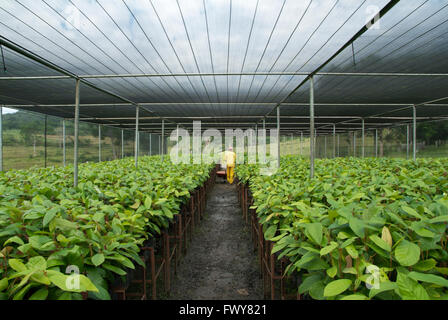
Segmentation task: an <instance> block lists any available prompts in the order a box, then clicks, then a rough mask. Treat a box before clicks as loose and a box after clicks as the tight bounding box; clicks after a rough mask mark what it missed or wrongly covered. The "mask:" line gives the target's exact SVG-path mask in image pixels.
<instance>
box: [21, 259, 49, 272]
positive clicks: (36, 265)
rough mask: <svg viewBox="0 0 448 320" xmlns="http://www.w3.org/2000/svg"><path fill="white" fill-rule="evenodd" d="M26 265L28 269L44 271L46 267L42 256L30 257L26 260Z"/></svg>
mask: <svg viewBox="0 0 448 320" xmlns="http://www.w3.org/2000/svg"><path fill="white" fill-rule="evenodd" d="M26 266H27V268H28V269H29V270H40V271H44V270H46V269H47V261H46V260H45V258H44V257H42V256H37V257H32V258H30V259H29V260H28V262H27V264H26Z"/></svg>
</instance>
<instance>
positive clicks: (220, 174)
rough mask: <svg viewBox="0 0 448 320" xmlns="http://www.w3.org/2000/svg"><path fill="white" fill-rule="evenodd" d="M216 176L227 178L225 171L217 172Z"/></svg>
mask: <svg viewBox="0 0 448 320" xmlns="http://www.w3.org/2000/svg"><path fill="white" fill-rule="evenodd" d="M216 175H218V176H224V177H225V176H226V172H225V171H224V170H221V171H216Z"/></svg>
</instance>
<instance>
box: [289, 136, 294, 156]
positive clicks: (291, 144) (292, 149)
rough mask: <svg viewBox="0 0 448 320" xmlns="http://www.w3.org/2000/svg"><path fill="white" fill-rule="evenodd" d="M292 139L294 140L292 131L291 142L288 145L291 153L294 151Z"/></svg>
mask: <svg viewBox="0 0 448 320" xmlns="http://www.w3.org/2000/svg"><path fill="white" fill-rule="evenodd" d="M293 141H294V134H293V133H291V143H290V146H291V148H290V149H291V154H293V153H294V144H293Z"/></svg>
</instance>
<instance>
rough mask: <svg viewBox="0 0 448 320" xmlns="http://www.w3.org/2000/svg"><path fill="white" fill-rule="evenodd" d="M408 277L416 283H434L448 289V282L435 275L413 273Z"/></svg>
mask: <svg viewBox="0 0 448 320" xmlns="http://www.w3.org/2000/svg"><path fill="white" fill-rule="evenodd" d="M408 277H409V278H411V279H414V280H416V281H421V282H428V283H433V284H436V285H438V286H441V287H448V280H446V279H445V278H443V277H441V276H436V275H434V274H429V273H420V272H415V271H412V272H410V273H409V274H408Z"/></svg>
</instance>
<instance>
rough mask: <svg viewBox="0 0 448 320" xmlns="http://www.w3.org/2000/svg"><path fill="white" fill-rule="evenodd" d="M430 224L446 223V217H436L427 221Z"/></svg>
mask: <svg viewBox="0 0 448 320" xmlns="http://www.w3.org/2000/svg"><path fill="white" fill-rule="evenodd" d="M429 222H430V223H440V222H448V215H444V216H438V217H435V218H432V219H430V220H429Z"/></svg>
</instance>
